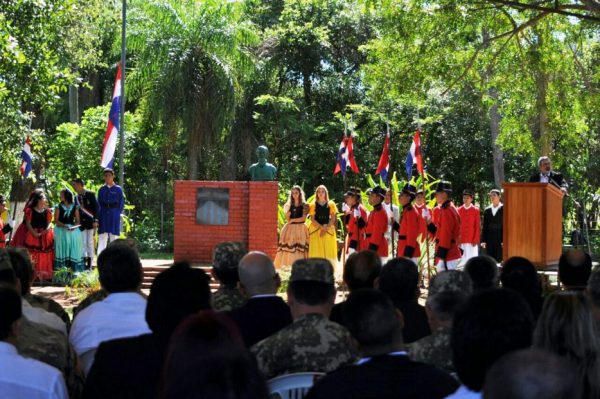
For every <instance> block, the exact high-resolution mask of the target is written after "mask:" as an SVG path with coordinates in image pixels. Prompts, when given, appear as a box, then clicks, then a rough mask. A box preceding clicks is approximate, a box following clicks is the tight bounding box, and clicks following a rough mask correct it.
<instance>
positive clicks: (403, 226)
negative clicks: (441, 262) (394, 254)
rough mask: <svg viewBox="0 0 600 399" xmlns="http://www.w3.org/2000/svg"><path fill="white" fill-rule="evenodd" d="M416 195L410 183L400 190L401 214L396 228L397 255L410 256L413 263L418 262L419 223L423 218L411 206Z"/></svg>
mask: <svg viewBox="0 0 600 399" xmlns="http://www.w3.org/2000/svg"><path fill="white" fill-rule="evenodd" d="M415 196H416V189H415V187H414V186H411V185H410V184H407V185H405V186H404V187H403V188H402V191H400V195H399V199H400V205H402V216H400V224H399V226H398V227H399V228H398V257H400V256H403V257H405V258H410V259H411V260H412V261H413V262H414V263H415V265H418V264H419V257H420V256H421V248H420V246H419V243H418V242H417V237H418V236H419V225H420V224H421V221H422V220H423V218H422V217H421V216H420V215H419V213H418V212H417V210H416V209H415V208H414V207H413V206H412V202H413V201H414V199H415Z"/></svg>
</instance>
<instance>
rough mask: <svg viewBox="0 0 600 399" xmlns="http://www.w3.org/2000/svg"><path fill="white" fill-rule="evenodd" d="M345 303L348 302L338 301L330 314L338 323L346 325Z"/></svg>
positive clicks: (332, 319) (331, 318)
mask: <svg viewBox="0 0 600 399" xmlns="http://www.w3.org/2000/svg"><path fill="white" fill-rule="evenodd" d="M345 303H346V301H343V302H340V303H336V304H335V305H333V307H332V308H331V314H330V315H329V320H331V321H335V322H336V323H338V324H341V325H344V314H343V310H344V304H345Z"/></svg>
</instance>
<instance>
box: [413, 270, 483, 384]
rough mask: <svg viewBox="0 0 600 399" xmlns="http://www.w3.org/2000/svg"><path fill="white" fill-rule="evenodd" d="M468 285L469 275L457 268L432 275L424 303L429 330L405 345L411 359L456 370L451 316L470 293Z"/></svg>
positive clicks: (452, 371) (443, 368)
mask: <svg viewBox="0 0 600 399" xmlns="http://www.w3.org/2000/svg"><path fill="white" fill-rule="evenodd" d="M471 289H472V288H471V280H470V278H469V276H468V275H467V274H466V273H464V272H461V271H458V270H448V271H442V272H440V273H438V274H436V275H435V276H434V277H433V279H432V280H431V284H430V285H429V296H428V297H427V302H426V305H425V310H426V312H427V319H428V320H429V327H430V328H431V331H432V333H431V335H428V336H426V337H424V338H421V339H420V340H418V341H416V342H413V343H412V344H411V345H409V347H408V352H409V355H410V358H411V359H412V360H414V361H418V362H423V363H427V364H431V365H434V366H436V367H438V368H440V369H442V370H445V371H447V372H449V373H454V372H455V371H456V370H455V368H454V363H453V362H452V347H451V346H450V337H451V333H452V319H453V318H454V313H455V312H456V310H457V309H458V308H459V307H460V306H461V305H462V303H463V302H464V301H465V300H466V298H467V297H468V296H469V295H470V294H471Z"/></svg>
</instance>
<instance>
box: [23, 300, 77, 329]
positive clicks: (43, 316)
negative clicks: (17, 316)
mask: <svg viewBox="0 0 600 399" xmlns="http://www.w3.org/2000/svg"><path fill="white" fill-rule="evenodd" d="M21 304H22V309H23V316H25V318H26V319H27V320H29V321H33V322H34V323H39V324H44V325H46V326H48V327H50V328H53V329H55V330H58V331H60V332H61V333H63V334H65V335H67V325H66V324H65V322H64V321H62V319H61V318H60V317H58V316H57V315H55V314H54V313H52V312H48V311H46V310H44V309H40V308H36V307H35V306H31V304H30V303H29V302H27V300H26V299H25V298H22V299H21Z"/></svg>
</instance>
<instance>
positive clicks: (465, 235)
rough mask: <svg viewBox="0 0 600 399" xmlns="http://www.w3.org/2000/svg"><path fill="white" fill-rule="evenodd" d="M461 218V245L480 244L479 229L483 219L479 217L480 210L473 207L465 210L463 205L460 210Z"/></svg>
mask: <svg viewBox="0 0 600 399" xmlns="http://www.w3.org/2000/svg"><path fill="white" fill-rule="evenodd" d="M458 215H459V216H460V240H459V243H460V244H475V245H477V244H479V227H480V224H481V219H480V216H479V208H478V207H476V206H475V205H471V206H470V207H468V208H465V206H464V205H462V206H461V207H460V208H458Z"/></svg>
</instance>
